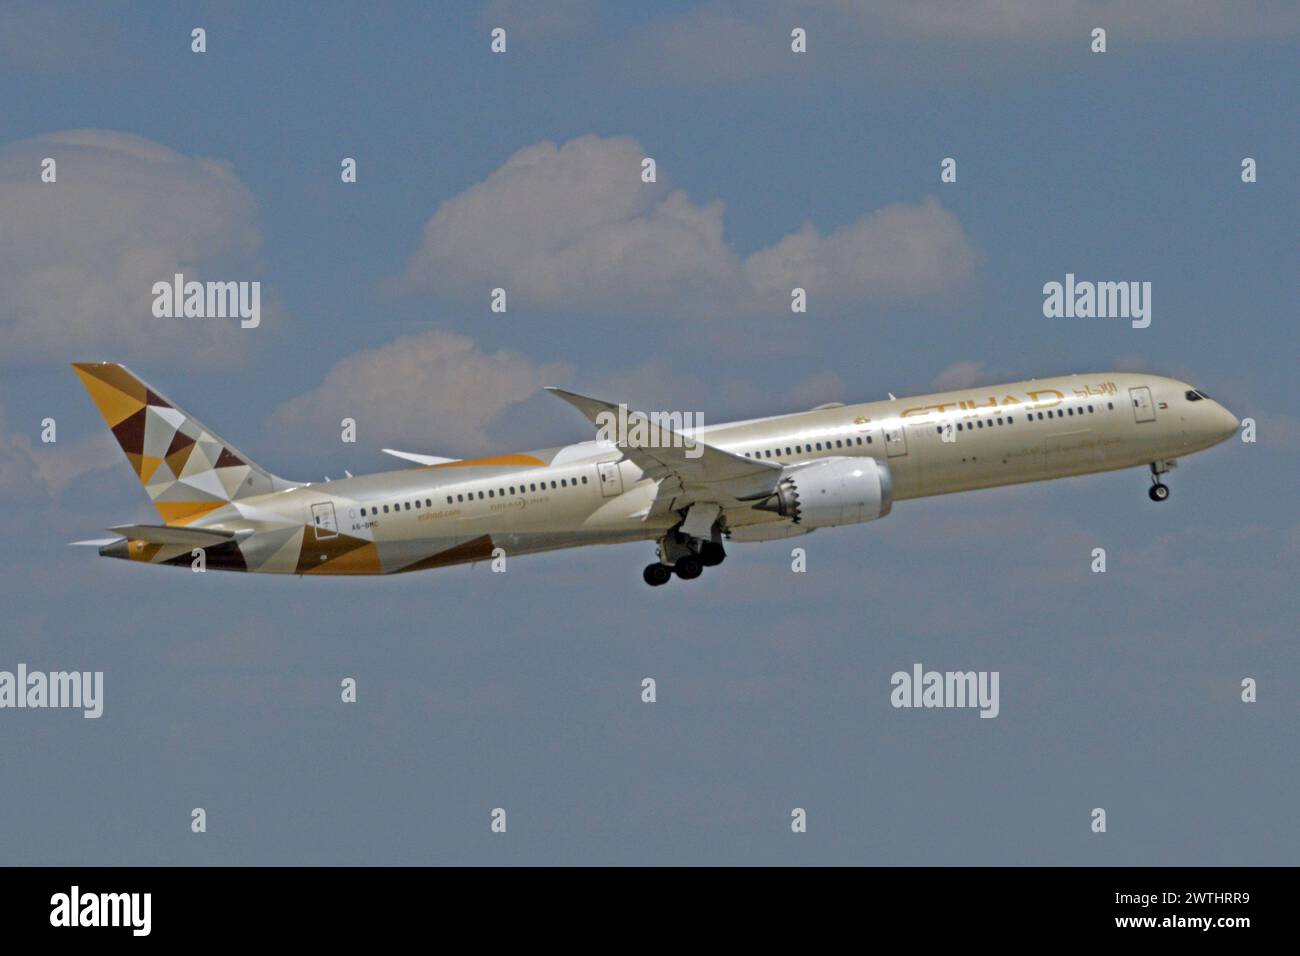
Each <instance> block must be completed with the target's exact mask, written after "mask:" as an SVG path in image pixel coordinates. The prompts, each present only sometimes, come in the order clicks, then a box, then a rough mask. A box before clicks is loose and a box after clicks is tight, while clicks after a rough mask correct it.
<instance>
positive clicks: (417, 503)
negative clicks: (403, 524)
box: [415, 498, 420, 508]
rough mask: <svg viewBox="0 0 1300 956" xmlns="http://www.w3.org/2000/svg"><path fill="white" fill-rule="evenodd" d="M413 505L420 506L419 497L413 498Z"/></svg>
mask: <svg viewBox="0 0 1300 956" xmlns="http://www.w3.org/2000/svg"><path fill="white" fill-rule="evenodd" d="M415 507H417V508H418V507H420V499H419V498H416V499H415Z"/></svg>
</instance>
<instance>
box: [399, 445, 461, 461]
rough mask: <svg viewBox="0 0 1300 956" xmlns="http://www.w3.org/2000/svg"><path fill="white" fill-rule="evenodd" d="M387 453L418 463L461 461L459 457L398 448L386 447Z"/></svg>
mask: <svg viewBox="0 0 1300 956" xmlns="http://www.w3.org/2000/svg"><path fill="white" fill-rule="evenodd" d="M383 451H384V454H385V455H392V456H393V457H394V458H405V459H406V460H407V461H413V462H415V463H416V464H417V465H445V464H448V463H449V462H453V461H460V459H459V458H439V457H438V456H437V455H417V454H416V453H415V452H413V451H398V450H397V449H396V448H385V449H384V450H383Z"/></svg>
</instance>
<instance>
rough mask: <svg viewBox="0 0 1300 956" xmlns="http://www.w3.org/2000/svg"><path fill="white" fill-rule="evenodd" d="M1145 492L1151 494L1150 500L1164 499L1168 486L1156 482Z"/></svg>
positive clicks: (1166, 495) (1167, 494)
mask: <svg viewBox="0 0 1300 956" xmlns="http://www.w3.org/2000/svg"><path fill="white" fill-rule="evenodd" d="M1147 494H1148V495H1150V496H1151V500H1152V501H1164V500H1165V499H1166V498H1168V497H1169V486H1168V485H1166V484H1162V483H1160V482H1156V483H1155V484H1154V485H1152V486H1151V490H1150V491H1148V492H1147Z"/></svg>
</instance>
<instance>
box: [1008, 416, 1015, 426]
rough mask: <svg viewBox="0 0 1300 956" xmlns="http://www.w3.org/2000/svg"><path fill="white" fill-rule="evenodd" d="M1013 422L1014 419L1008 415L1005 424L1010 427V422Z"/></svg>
mask: <svg viewBox="0 0 1300 956" xmlns="http://www.w3.org/2000/svg"><path fill="white" fill-rule="evenodd" d="M1014 421H1015V419H1014V418H1012V417H1011V416H1010V415H1008V416H1007V424H1008V425H1010V424H1011V423H1012V422H1014Z"/></svg>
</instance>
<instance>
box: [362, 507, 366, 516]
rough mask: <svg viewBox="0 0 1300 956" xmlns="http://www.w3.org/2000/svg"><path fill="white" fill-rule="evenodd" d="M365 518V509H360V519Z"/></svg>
mask: <svg viewBox="0 0 1300 956" xmlns="http://www.w3.org/2000/svg"><path fill="white" fill-rule="evenodd" d="M365 516H366V509H365V508H362V509H361V517H363V518H364V517H365Z"/></svg>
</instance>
